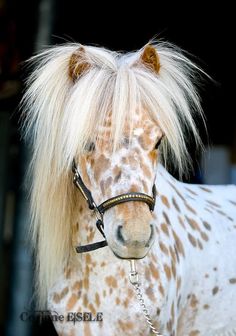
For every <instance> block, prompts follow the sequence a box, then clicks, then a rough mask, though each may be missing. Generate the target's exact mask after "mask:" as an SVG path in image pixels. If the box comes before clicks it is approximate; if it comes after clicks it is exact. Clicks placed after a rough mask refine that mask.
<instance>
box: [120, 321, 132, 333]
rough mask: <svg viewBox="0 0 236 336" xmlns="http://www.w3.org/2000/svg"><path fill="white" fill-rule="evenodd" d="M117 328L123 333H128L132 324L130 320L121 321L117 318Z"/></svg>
mask: <svg viewBox="0 0 236 336" xmlns="http://www.w3.org/2000/svg"><path fill="white" fill-rule="evenodd" d="M118 325H119V328H120V329H121V330H122V331H123V332H124V335H127V333H130V331H131V330H132V329H133V328H134V324H133V322H131V321H122V320H118Z"/></svg>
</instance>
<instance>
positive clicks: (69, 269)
mask: <svg viewBox="0 0 236 336" xmlns="http://www.w3.org/2000/svg"><path fill="white" fill-rule="evenodd" d="M71 273H72V271H71V268H70V267H69V268H67V269H66V271H65V277H66V279H69V278H70V277H71Z"/></svg>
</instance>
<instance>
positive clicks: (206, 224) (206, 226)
mask: <svg viewBox="0 0 236 336" xmlns="http://www.w3.org/2000/svg"><path fill="white" fill-rule="evenodd" d="M202 223H203V225H204V226H205V228H206V229H207V230H208V231H211V226H210V224H209V223H207V222H206V221H203V222H202Z"/></svg>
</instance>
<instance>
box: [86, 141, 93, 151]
mask: <svg viewBox="0 0 236 336" xmlns="http://www.w3.org/2000/svg"><path fill="white" fill-rule="evenodd" d="M85 150H86V151H87V152H93V151H94V150H95V143H94V142H89V143H87V144H86V146H85Z"/></svg>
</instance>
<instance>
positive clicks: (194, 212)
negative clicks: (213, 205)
mask: <svg viewBox="0 0 236 336" xmlns="http://www.w3.org/2000/svg"><path fill="white" fill-rule="evenodd" d="M184 205H185V206H186V208H187V209H188V210H189V211H190V212H192V213H193V214H194V215H196V214H197V213H196V211H195V210H194V209H193V208H192V207H191V206H190V205H189V204H188V203H187V202H186V201H185V202H184Z"/></svg>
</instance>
